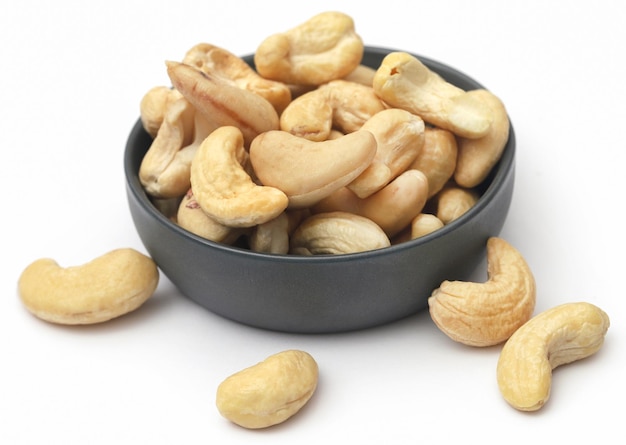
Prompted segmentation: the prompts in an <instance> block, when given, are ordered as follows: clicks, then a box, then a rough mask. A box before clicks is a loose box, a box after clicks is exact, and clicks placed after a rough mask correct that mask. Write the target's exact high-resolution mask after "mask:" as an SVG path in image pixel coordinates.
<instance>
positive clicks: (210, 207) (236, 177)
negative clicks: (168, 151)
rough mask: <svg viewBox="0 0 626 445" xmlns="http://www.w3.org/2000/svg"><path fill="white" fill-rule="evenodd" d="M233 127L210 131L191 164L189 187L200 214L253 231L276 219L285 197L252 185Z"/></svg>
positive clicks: (243, 153)
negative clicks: (255, 227)
mask: <svg viewBox="0 0 626 445" xmlns="http://www.w3.org/2000/svg"><path fill="white" fill-rule="evenodd" d="M243 144H244V141H243V135H242V133H241V131H240V130H239V129H238V128H236V127H231V126H225V127H220V128H218V129H217V130H215V131H213V133H211V134H210V135H209V136H208V137H207V138H206V139H205V140H204V142H202V144H201V145H200V147H199V148H198V151H197V152H196V155H195V157H194V158H193V161H192V163H191V187H192V189H193V193H194V196H195V197H196V201H197V202H198V204H199V205H200V207H201V208H202V210H203V211H205V212H206V213H207V214H208V215H209V216H210V217H211V218H213V219H215V220H216V221H217V222H219V223H221V224H223V225H226V226H231V227H252V226H255V225H257V224H262V223H264V222H266V221H269V220H271V219H274V218H276V217H277V216H278V215H280V214H281V213H282V212H283V210H285V209H286V208H287V204H288V199H287V196H286V195H285V194H284V193H283V192H282V191H280V190H278V189H277V188H275V187H268V186H260V185H257V184H255V183H254V182H253V181H252V179H251V178H250V176H249V175H248V173H246V171H245V170H244V168H243V166H242V163H243V162H244V161H245V158H246V156H247V153H246V151H245V147H244V145H243Z"/></svg>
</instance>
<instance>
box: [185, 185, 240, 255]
mask: <svg viewBox="0 0 626 445" xmlns="http://www.w3.org/2000/svg"><path fill="white" fill-rule="evenodd" d="M176 223H177V224H178V225H179V226H181V227H182V228H183V229H185V230H188V231H190V232H191V233H194V234H196V235H198V236H201V237H202V238H206V239H208V240H211V241H215V242H217V243H223V244H233V243H234V242H235V241H237V239H238V238H239V237H240V236H241V235H243V234H244V232H245V230H244V229H242V228H238V227H231V226H226V225H224V224H221V223H219V222H217V221H216V220H214V219H213V218H211V217H210V216H209V215H207V214H206V213H205V212H204V211H203V210H202V208H200V205H199V204H198V202H197V201H196V199H195V197H194V196H193V191H192V190H191V189H189V190H188V191H187V193H186V194H185V196H184V197H183V199H182V200H181V202H180V204H179V206H178V213H177V214H176Z"/></svg>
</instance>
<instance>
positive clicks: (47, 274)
mask: <svg viewBox="0 0 626 445" xmlns="http://www.w3.org/2000/svg"><path fill="white" fill-rule="evenodd" d="M158 281H159V270H158V269H157V265H156V264H155V263H154V261H153V260H152V259H151V258H150V257H148V256H146V255H143V254H142V253H140V252H137V251H136V250H134V249H130V248H125V249H116V250H113V251H111V252H108V253H106V254H104V255H102V256H100V257H98V258H96V259H94V260H92V261H90V262H88V263H86V264H83V265H80V266H71V267H67V268H63V267H61V266H59V264H58V263H57V262H56V261H54V260H52V259H49V258H42V259H39V260H36V261H34V262H33V263H31V264H30V265H28V266H27V267H26V268H25V269H24V271H23V272H22V274H21V275H20V278H19V281H18V291H19V295H20V298H21V300H22V302H23V303H24V305H25V306H26V308H27V309H28V310H29V311H30V312H31V313H32V314H34V315H35V316H37V317H38V318H41V319H42V320H46V321H49V322H51V323H58V324H68V325H78V324H93V323H101V322H104V321H107V320H110V319H112V318H116V317H119V316H121V315H124V314H126V313H128V312H131V311H134V310H135V309H137V308H139V307H140V306H141V305H142V304H143V303H144V302H145V301H146V300H147V299H148V298H150V297H151V296H152V294H153V293H154V291H155V289H156V287H157V284H158Z"/></svg>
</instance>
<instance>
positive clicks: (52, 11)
mask: <svg viewBox="0 0 626 445" xmlns="http://www.w3.org/2000/svg"><path fill="white" fill-rule="evenodd" d="M216 3H217V2H199V1H193V2H192V1H185V0H178V1H176V2H164V1H155V0H151V1H136V2H127V3H125V4H124V7H123V8H121V9H120V8H119V6H120V5H121V4H118V3H115V2H113V3H111V2H81V1H68V0H60V1H56V2H44V1H39V2H36V1H32V0H24V1H20V2H4V3H3V4H2V6H0V41H1V42H2V43H1V44H0V60H2V68H1V69H0V83H1V84H2V85H3V88H2V101H1V105H0V145H1V146H2V159H3V165H4V168H3V172H2V174H1V175H0V181H1V185H2V187H1V190H3V193H4V199H5V202H6V203H7V205H5V210H4V216H3V222H2V228H3V230H2V237H3V239H2V245H3V252H4V253H3V257H4V259H3V267H2V274H1V284H2V288H1V294H0V295H2V298H0V305H1V306H0V330H1V331H0V332H1V338H2V340H1V342H0V357H1V360H2V365H1V366H0V443H3V444H33V443H46V444H112V443H116V444H173V443H177V444H196V443H198V444H200V443H204V444H206V443H229V444H236V443H250V441H255V443H272V444H286V443H290V444H293V443H301V442H302V441H303V440H305V441H308V442H311V443H317V442H325V441H328V440H329V439H332V440H333V443H346V442H347V440H348V439H349V440H350V441H351V443H363V444H369V443H383V441H384V443H418V442H420V443H422V442H423V443H440V442H443V441H444V440H445V442H446V443H447V442H448V441H449V442H450V443H452V442H453V441H463V442H464V443H465V442H466V443H488V444H490V443H502V442H507V443H529V442H531V441H532V442H540V443H549V442H553V443H554V442H555V441H557V440H558V443H567V442H568V441H570V440H574V439H576V440H577V442H578V441H580V442H583V441H585V440H590V439H593V440H594V443H599V442H603V443H616V442H615V441H616V439H615V438H616V437H619V435H620V434H621V432H622V431H623V412H620V410H621V409H622V405H623V400H624V397H626V388H625V386H624V385H625V381H626V380H625V379H624V372H625V371H626V369H625V360H624V353H623V351H624V344H623V343H624V340H626V331H625V328H624V326H625V323H626V311H625V309H626V303H625V301H626V298H625V295H624V285H623V279H624V274H623V272H624V256H623V255H624V249H625V248H626V243H625V237H624V226H623V219H620V218H621V217H620V215H621V214H620V213H618V212H619V211H620V210H621V209H620V208H621V207H622V206H623V203H624V193H623V192H624V182H623V181H624V175H623V168H624V162H625V161H626V155H625V154H624V153H625V152H624V133H623V131H624V130H623V126H624V117H625V115H624V105H623V104H624V100H625V99H626V90H625V87H624V85H625V84H624V79H626V69H625V68H624V64H623V61H622V59H623V42H624V41H626V31H625V28H624V27H623V18H624V16H625V14H626V6H625V5H626V4H625V3H623V2H618V1H606V0H605V1H597V2H594V3H593V5H590V4H589V2H582V1H572V2H557V1H553V2H546V1H543V0H542V1H528V0H524V1H511V2H501V1H484V0H483V1H474V2H466V1H440V2H409V1H402V2H400V1H385V2H371V3H367V2H362V1H359V2H357V1H345V2H341V1H317V2H305V3H298V6H295V4H293V3H292V4H291V6H288V5H289V3H287V2H284V3H283V2H276V1H265V2H256V1H246V2H244V1H237V0H229V1H227V2H220V3H219V4H217V5H216ZM9 4H10V6H8V5H9ZM328 9H337V10H342V11H344V12H346V13H348V14H350V15H352V16H353V17H354V19H355V21H356V25H357V30H358V32H359V33H360V34H361V36H362V37H363V39H364V41H365V43H366V44H370V45H376V46H387V47H395V48H399V49H405V50H409V51H413V52H415V53H418V54H422V55H424V56H428V57H431V58H434V59H437V60H440V61H442V62H445V63H447V64H449V65H451V66H453V67H456V68H458V69H460V70H461V71H464V72H465V73H467V74H469V75H470V76H472V77H474V78H475V79H477V80H479V81H480V82H481V83H483V84H484V85H485V86H487V87H488V88H489V89H491V90H492V91H494V92H495V93H496V94H497V95H499V96H500V97H501V99H502V100H503V101H504V102H505V104H506V105H507V108H508V110H509V113H510V115H511V118H512V121H513V124H514V126H515V130H516V134H517V147H518V156H517V179H516V189H515V195H514V200H513V204H512V207H511V211H510V214H509V218H508V220H507V222H506V225H505V227H504V230H503V232H502V236H503V237H504V238H506V239H507V240H509V242H511V243H512V244H513V245H515V246H516V247H517V248H518V249H519V250H520V251H521V252H522V253H523V254H524V255H525V257H526V259H527V260H528V262H529V264H530V265H531V267H532V269H533V270H534V272H535V277H536V281H537V286H538V301H537V312H538V311H541V310H544V309H547V308H548V307H551V306H554V305H556V304H559V303H564V302H568V301H575V300H586V301H589V302H592V303H594V304H597V305H598V306H600V307H602V308H603V309H604V310H605V311H606V312H607V313H608V314H609V316H610V317H611V321H612V325H611V328H610V330H609V333H608V336H607V339H606V343H605V345H604V347H603V349H602V350H601V351H600V352H599V353H598V354H597V355H595V356H593V357H592V358H589V359H587V360H584V361H581V362H576V363H574V364H571V365H568V366H564V367H562V368H559V369H558V370H557V371H556V372H555V375H554V382H553V392H552V397H551V399H550V401H549V402H548V404H547V405H546V406H545V407H544V408H543V409H542V410H541V411H539V412H537V413H535V414H523V413H520V412H517V411H515V410H514V409H512V408H511V407H509V406H508V405H507V404H506V403H505V402H504V401H503V399H502V398H501V396H500V394H499V392H498V388H497V385H496V381H495V365H496V361H497V359H498V353H499V347H494V348H487V349H474V348H469V347H464V346H462V345H459V344H456V343H454V342H452V341H451V340H449V339H448V338H447V337H445V336H444V335H443V334H442V333H440V332H439V331H438V330H437V329H436V327H435V326H434V324H433V323H432V322H431V320H430V318H429V316H428V314H427V313H425V312H424V313H420V314H418V315H416V316H414V317H411V318H409V319H406V320H403V321H401V322H398V323H394V324H391V325H388V326H384V327H380V328H376V329H371V330H366V331H362V332H354V333H348V334H342V335H329V336H299V335H288V334H281V333H274V332H265V331H260V330H256V329H253V328H248V327H245V326H241V325H238V324H235V323H233V322H230V321H227V320H224V319H222V318H219V317H217V316H215V315H213V314H211V313H209V312H208V311H205V310H203V309H200V308H199V307H198V306H196V305H195V304H194V303H192V302H190V301H188V300H187V299H185V298H183V297H182V296H180V294H179V293H178V292H177V291H176V290H175V289H174V288H173V286H172V285H171V284H170V283H169V282H168V281H167V279H166V278H165V277H163V278H162V281H161V284H160V286H159V289H158V291H157V292H156V294H155V295H154V297H153V298H152V299H151V300H150V301H149V302H147V303H146V304H145V306H144V307H142V308H141V309H140V310H139V311H137V312H135V313H133V314H130V315H128V316H125V317H122V318H120V319H117V320H115V321H112V322H109V323H105V324H102V325H99V326H92V327H82V328H80V327H62V326H54V325H51V324H47V323H45V322H42V321H40V320H38V319H36V318H34V317H33V316H31V315H30V314H29V313H27V312H26V311H25V309H24V307H23V306H22V305H21V303H20V301H19V299H18V297H17V292H16V282H17V279H18V276H19V274H20V273H21V271H22V270H23V268H24V267H25V266H26V265H27V264H28V263H30V262H31V261H33V260H35V259H37V258H40V257H53V258H55V259H56V260H57V261H59V262H60V263H61V264H63V265H74V264H80V263H83V262H86V261H88V260H90V259H92V258H94V257H96V256H99V255H100V254H102V253H104V252H106V251H109V250H111V249H113V248H116V247H123V246H128V247H135V248H137V249H139V250H141V251H143V250H144V249H143V246H142V244H141V243H140V241H139V239H138V236H137V235H136V232H135V230H134V227H133V225H132V222H131V219H130V215H129V211H128V208H127V204H126V197H125V191H124V177H123V172H122V152H123V149H124V144H125V141H126V137H127V136H128V133H129V131H130V129H131V126H132V125H133V124H134V122H135V120H136V119H137V117H138V104H139V100H140V98H141V97H142V95H143V93H144V92H145V91H147V89H148V88H150V87H152V86H155V85H160V84H165V85H167V84H169V82H168V78H167V75H166V73H165V69H164V63H163V62H164V60H166V59H180V58H181V57H182V55H183V54H184V52H185V51H186V50H187V49H188V48H189V47H191V46H192V45H194V44H196V43H198V42H201V41H205V42H210V43H214V44H217V45H221V46H223V47H226V48H228V49H230V50H231V51H232V52H234V53H236V54H241V55H243V54H248V53H251V52H253V51H254V50H255V48H256V45H257V44H258V43H259V42H260V41H261V40H262V39H263V38H264V37H266V36H267V35H269V34H271V33H274V32H278V31H282V30H285V29H287V28H291V27H292V26H295V25H297V24H299V23H301V22H302V21H304V20H306V19H308V18H309V17H310V16H312V15H314V14H316V13H318V12H322V11H324V10H328ZM480 275H481V278H482V273H481V274H480ZM287 348H301V349H304V350H306V351H308V352H310V353H311V354H312V355H313V356H314V357H315V358H316V360H317V361H318V363H319V367H320V372H321V375H320V381H319V388H318V391H317V393H316V394H315V396H314V397H313V399H312V400H311V401H310V403H309V404H308V405H307V406H306V407H305V409H304V410H303V411H302V412H300V413H299V415H297V416H296V417H294V418H292V419H291V420H289V421H288V422H286V423H284V424H282V425H280V426H278V427H274V428H270V429H267V430H263V431H248V430H245V429H242V428H239V427H236V426H234V425H232V424H230V423H229V422H228V421H226V420H225V419H223V418H222V417H220V415H219V414H218V412H217V410H216V408H215V403H214V400H215V389H216V387H217V385H218V384H219V383H220V382H221V380H222V379H223V378H225V377H226V376H228V375H229V374H231V373H233V372H235V371H237V370H239V369H242V368H244V367H246V366H249V365H251V364H254V363H256V362H257V361H260V360H262V359H263V358H265V357H266V356H267V355H270V354H272V353H275V352H278V351H280V350H283V349H287ZM616 435H617V436H616ZM596 441H597V442H596Z"/></svg>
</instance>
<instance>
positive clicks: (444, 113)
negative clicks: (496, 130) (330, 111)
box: [373, 52, 493, 138]
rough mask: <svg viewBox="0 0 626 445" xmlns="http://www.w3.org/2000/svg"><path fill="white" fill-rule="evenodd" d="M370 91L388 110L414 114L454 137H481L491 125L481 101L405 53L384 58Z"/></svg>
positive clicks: (489, 109) (489, 117)
mask: <svg viewBox="0 0 626 445" xmlns="http://www.w3.org/2000/svg"><path fill="white" fill-rule="evenodd" d="M373 88H374V91H376V94H378V96H380V98H381V99H383V100H384V101H385V102H386V103H387V104H389V105H390V106H392V107H396V108H402V109H405V110H407V111H410V112H411V113H414V114H417V115H418V116H421V117H422V119H424V120H425V121H426V122H428V123H430V124H432V125H434V126H436V127H439V128H444V129H446V130H450V131H452V132H453V133H454V134H456V135H457V136H463V137H467V138H478V137H482V136H485V135H486V134H487V132H488V131H489V127H490V126H491V122H492V121H493V112H492V110H491V108H490V107H489V106H487V105H486V104H485V103H484V102H483V101H482V100H480V99H479V98H477V97H474V96H472V95H470V94H467V93H466V92H465V91H464V90H462V89H461V88H459V87H457V86H455V85H453V84H451V83H449V82H447V81H445V80H444V79H443V78H442V77H441V76H440V75H439V74H437V73H435V72H434V71H432V70H430V69H429V68H428V67H427V66H426V65H424V64H423V63H422V62H421V61H420V60H419V59H418V58H417V57H415V56H413V55H411V54H408V53H404V52H393V53H390V54H388V55H387V56H386V57H385V58H384V59H383V61H382V63H381V65H380V67H379V68H378V70H377V72H376V75H375V76H374V83H373Z"/></svg>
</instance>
